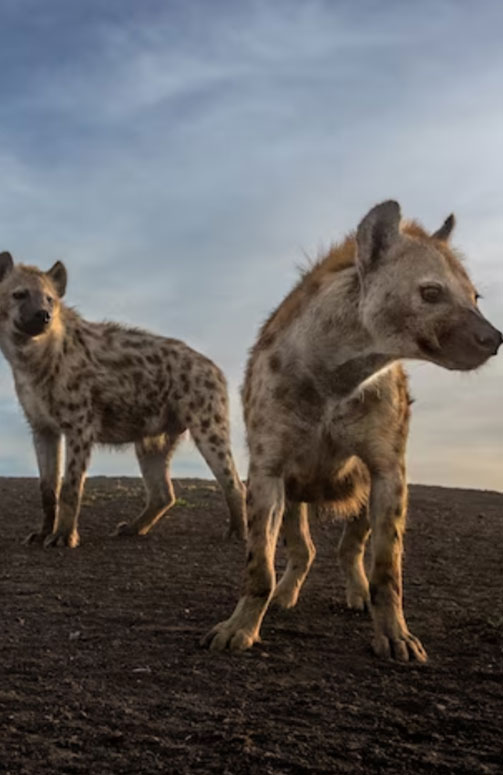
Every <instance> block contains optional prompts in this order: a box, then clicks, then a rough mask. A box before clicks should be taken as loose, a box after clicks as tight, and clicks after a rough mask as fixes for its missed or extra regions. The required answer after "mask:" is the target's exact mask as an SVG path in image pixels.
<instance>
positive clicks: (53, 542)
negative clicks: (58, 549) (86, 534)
mask: <svg viewBox="0 0 503 775" xmlns="http://www.w3.org/2000/svg"><path fill="white" fill-rule="evenodd" d="M79 543H80V538H79V534H78V533H76V532H73V531H72V532H71V533H67V532H63V531H60V530H58V531H56V533H51V535H48V536H47V538H46V539H45V541H44V549H49V548H52V547H53V546H67V547H68V548H70V549H75V548H76V547H77V546H78V545H79Z"/></svg>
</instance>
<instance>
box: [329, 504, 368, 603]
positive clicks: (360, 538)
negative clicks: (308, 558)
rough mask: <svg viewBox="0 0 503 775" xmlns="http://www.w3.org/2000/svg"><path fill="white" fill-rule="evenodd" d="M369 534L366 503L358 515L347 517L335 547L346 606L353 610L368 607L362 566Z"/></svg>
mask: <svg viewBox="0 0 503 775" xmlns="http://www.w3.org/2000/svg"><path fill="white" fill-rule="evenodd" d="M369 535H370V522H369V515H368V505H367V504H366V505H365V506H363V507H362V509H361V511H360V513H359V514H358V516H356V517H354V518H353V519H348V521H347V522H345V524H344V530H343V533H342V537H341V540H340V542H339V546H338V549H337V554H338V557H339V564H340V566H341V569H342V572H343V574H344V581H345V584H346V602H347V605H348V608H353V609H354V610H355V611H364V610H365V608H367V609H370V596H369V583H368V580H367V576H366V573H365V568H364V567H363V557H364V553H365V544H366V543H367V539H368V537H369Z"/></svg>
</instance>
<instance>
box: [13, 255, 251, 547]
mask: <svg viewBox="0 0 503 775" xmlns="http://www.w3.org/2000/svg"><path fill="white" fill-rule="evenodd" d="M65 288H66V269H65V267H64V265H63V264H62V263H61V262H56V264H54V266H53V267H52V268H51V269H50V270H49V271H48V272H42V271H40V270H39V269H37V268H35V267H30V266H24V265H22V264H17V265H14V263H13V260H12V257H11V255H10V254H9V253H2V254H0V347H1V349H2V351H3V353H4V355H5V356H6V358H7V360H8V361H9V363H10V365H11V367H12V371H13V375H14V381H15V386H16V392H17V395H18V397H19V400H20V403H21V405H22V407H23V409H24V412H25V414H26V417H27V419H28V421H29V423H30V426H31V428H32V432H33V440H34V446H35V451H36V456H37V461H38V466H39V470H40V487H41V495H42V507H43V513H44V517H43V522H42V525H41V528H40V530H39V531H37V532H36V533H33V534H31V535H30V536H29V537H28V540H30V541H43V542H44V543H45V545H46V546H54V545H67V546H71V547H74V546H76V545H77V544H78V542H79V535H78V530H77V520H78V515H79V509H80V500H81V494H82V488H83V483H84V478H85V473H86V469H87V466H88V463H89V459H90V454H91V448H92V446H93V444H95V443H98V444H112V445H114V444H128V443H134V445H135V450H136V455H137V458H138V462H139V465H140V469H141V472H142V475H143V478H144V483H145V488H146V494H147V501H146V505H145V509H144V511H143V512H142V513H141V514H140V516H139V517H138V518H137V519H136V520H135V521H134V522H133V523H132V524H126V523H121V524H119V525H118V526H117V533H119V534H127V535H135V534H140V535H144V534H146V533H148V531H149V530H150V528H151V527H152V526H153V525H154V524H155V522H157V521H158V520H159V519H160V518H161V517H162V516H163V514H165V513H166V512H167V510H168V509H169V508H170V507H171V506H172V505H173V503H174V500H175V499H174V494H173V487H172V484H171V479H170V474H169V464H170V459H171V456H172V454H173V452H174V450H175V447H176V444H177V442H178V440H179V439H180V437H181V435H182V434H183V433H184V431H185V430H186V429H188V430H189V431H190V434H191V435H192V438H193V439H194V441H195V443H196V446H197V447H198V449H199V451H200V452H201V454H202V455H203V457H204V459H205V460H206V462H207V463H208V465H209V467H210V468H211V470H212V471H213V473H214V475H215V477H216V479H217V480H218V482H219V483H220V485H221V486H222V489H223V491H224V493H225V496H226V500H227V505H228V508H229V512H230V525H229V533H230V534H232V533H236V534H237V535H238V536H240V537H244V535H245V532H246V518H245V504H244V487H243V485H242V483H241V481H240V479H239V477H238V474H237V471H236V468H235V465H234V462H233V458H232V453H231V448H230V440H229V417H228V399H227V389H226V383H225V378H224V376H223V374H222V372H221V371H220V369H219V368H218V367H217V366H216V365H215V364H214V363H213V362H212V361H210V360H209V359H208V358H206V357H204V356H203V355H201V354H200V353H198V352H196V351H194V350H192V349H191V348H190V347H188V346H187V345H186V344H184V343H183V342H181V341H178V340H175V339H166V338H164V337H161V336H155V335H153V334H150V333H147V332H145V331H140V330H138V329H132V328H126V327H123V326H120V325H117V324H114V323H92V322H89V321H87V320H84V319H82V318H81V317H80V316H79V315H78V314H77V313H76V312H75V311H74V310H73V309H70V308H69V307H67V306H66V305H65V304H64V303H63V302H62V301H61V299H62V297H63V295H64V292H65ZM63 437H64V438H65V443H66V444H65V446H66V455H65V471H64V477H63V481H62V485H61V482H60V465H61V449H62V439H63Z"/></svg>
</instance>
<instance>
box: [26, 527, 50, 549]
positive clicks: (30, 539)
mask: <svg viewBox="0 0 503 775" xmlns="http://www.w3.org/2000/svg"><path fill="white" fill-rule="evenodd" d="M47 535H48V534H47V533H41V532H38V531H36V530H35V531H34V532H32V533H28V535H27V536H26V538H24V539H23V544H24V545H25V546H30V545H31V544H40V545H42V544H43V543H44V541H45V539H46V538H47Z"/></svg>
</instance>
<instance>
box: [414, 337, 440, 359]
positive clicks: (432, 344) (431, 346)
mask: <svg viewBox="0 0 503 775" xmlns="http://www.w3.org/2000/svg"><path fill="white" fill-rule="evenodd" d="M416 342H417V345H418V347H419V349H420V350H421V352H423V353H424V354H425V355H427V356H429V357H430V358H434V357H435V356H438V355H439V353H440V350H441V348H440V344H439V342H438V340H437V338H436V337H435V338H433V339H426V337H424V336H419V337H418V338H417V339H416Z"/></svg>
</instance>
